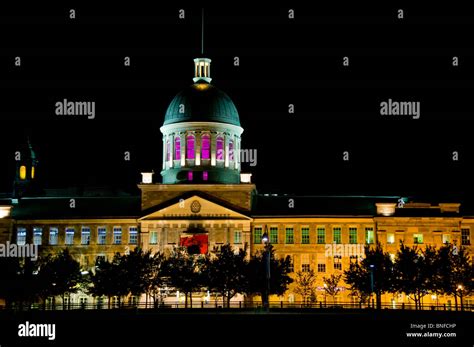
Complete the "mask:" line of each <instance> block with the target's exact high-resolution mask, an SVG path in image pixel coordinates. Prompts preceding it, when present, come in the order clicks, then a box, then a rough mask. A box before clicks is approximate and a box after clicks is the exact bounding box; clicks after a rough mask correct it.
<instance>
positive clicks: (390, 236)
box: [387, 233, 395, 245]
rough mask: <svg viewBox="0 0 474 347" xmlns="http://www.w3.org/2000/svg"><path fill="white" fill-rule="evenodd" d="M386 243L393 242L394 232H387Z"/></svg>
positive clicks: (391, 243) (390, 243)
mask: <svg viewBox="0 0 474 347" xmlns="http://www.w3.org/2000/svg"><path fill="white" fill-rule="evenodd" d="M387 243H388V244H389V245H393V244H394V243H395V234H394V233H387Z"/></svg>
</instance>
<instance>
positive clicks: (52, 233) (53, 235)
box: [49, 228, 59, 246]
mask: <svg viewBox="0 0 474 347" xmlns="http://www.w3.org/2000/svg"><path fill="white" fill-rule="evenodd" d="M58 235H59V230H58V228H49V244H50V245H52V246H54V245H57V244H58Z"/></svg>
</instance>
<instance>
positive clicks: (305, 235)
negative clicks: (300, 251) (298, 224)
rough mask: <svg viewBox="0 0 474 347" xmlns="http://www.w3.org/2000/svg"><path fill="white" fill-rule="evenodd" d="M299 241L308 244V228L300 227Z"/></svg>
mask: <svg viewBox="0 0 474 347" xmlns="http://www.w3.org/2000/svg"><path fill="white" fill-rule="evenodd" d="M301 243H302V244H309V228H301Z"/></svg>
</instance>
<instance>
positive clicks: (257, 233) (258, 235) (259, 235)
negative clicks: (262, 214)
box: [253, 228, 262, 244]
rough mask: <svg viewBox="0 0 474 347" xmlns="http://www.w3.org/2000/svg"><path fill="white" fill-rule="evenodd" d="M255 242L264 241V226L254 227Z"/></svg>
mask: <svg viewBox="0 0 474 347" xmlns="http://www.w3.org/2000/svg"><path fill="white" fill-rule="evenodd" d="M253 243H255V244H258V243H262V228H253Z"/></svg>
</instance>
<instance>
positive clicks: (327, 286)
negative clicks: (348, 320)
mask: <svg viewBox="0 0 474 347" xmlns="http://www.w3.org/2000/svg"><path fill="white" fill-rule="evenodd" d="M341 278H342V274H331V276H329V277H323V281H324V291H325V292H326V294H327V295H329V296H330V297H332V303H333V304H334V303H335V302H336V296H337V294H338V293H339V292H340V291H341V290H342V289H341V287H339V282H340V281H341Z"/></svg>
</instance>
